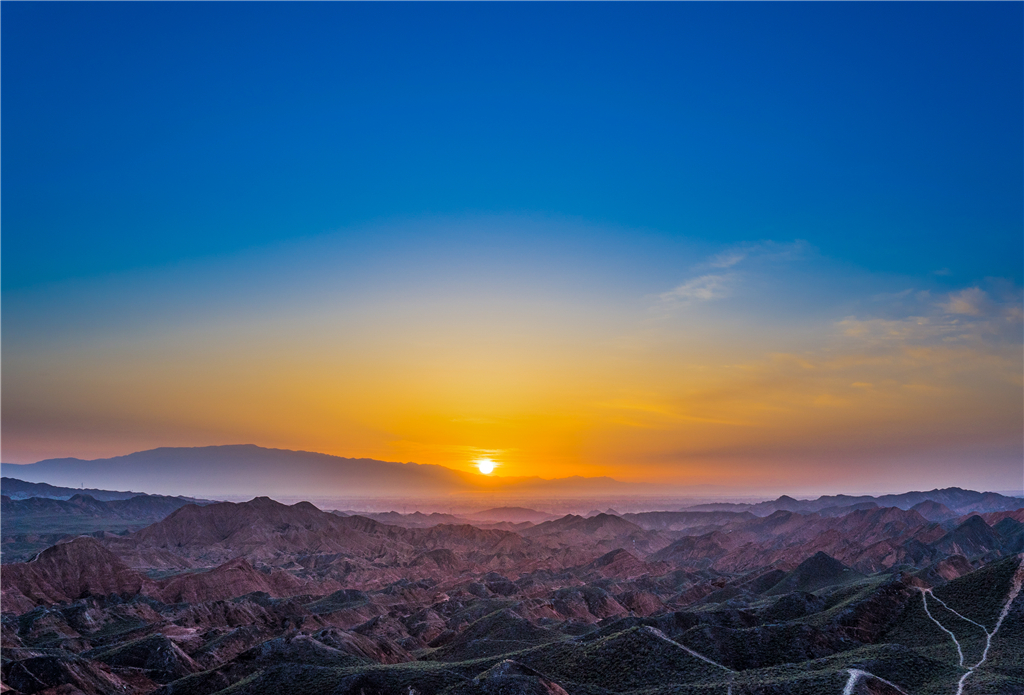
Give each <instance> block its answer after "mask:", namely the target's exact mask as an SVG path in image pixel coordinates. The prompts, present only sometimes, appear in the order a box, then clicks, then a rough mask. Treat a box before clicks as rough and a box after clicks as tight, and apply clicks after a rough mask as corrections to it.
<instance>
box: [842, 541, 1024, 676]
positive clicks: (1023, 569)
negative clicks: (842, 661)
mask: <svg viewBox="0 0 1024 695" xmlns="http://www.w3.org/2000/svg"><path fill="white" fill-rule="evenodd" d="M1020 560H1021V562H1020V564H1019V565H1018V566H1017V571H1016V572H1014V573H1013V581H1012V583H1011V584H1010V591H1009V592H1008V593H1007V594H1006V602H1005V603H1004V604H1003V610H1002V611H1001V612H1000V613H999V619H998V620H996V624H995V627H993V628H992V630H991V631H990V630H989V629H988V628H987V627H985V626H984V625H982V624H981V623H977V622H975V621H973V620H971V619H970V618H966V617H964V616H962V615H960V614H959V613H957V612H956V611H955V610H953V609H952V608H950V607H949V606H947V605H946V603H945V602H944V601H943V600H942V599H940V598H939V597H938V596H936V595H935V594H933V593H932V590H931V589H921V600H922V601H923V602H924V612H925V613H926V614H927V615H928V617H929V618H931V619H932V622H934V623H935V624H936V625H938V626H939V627H940V628H941V629H942V631H943V632H945V633H946V634H947V635H949V636H950V638H951V639H952V640H953V644H955V645H956V651H957V653H958V654H959V655H960V666H961V668H966V669H967V672H966V673H965V674H964V675H962V676H960V680H959V681H958V682H957V684H956V695H963V692H964V683H966V682H967V679H968V678H970V677H971V674H973V673H974V671H975V670H977V669H978V668H979V667H980V666H981V665H982V664H984V663H985V661H987V660H988V652H989V649H991V648H992V638H993V637H995V636H996V633H997V632H999V628H1000V627H1002V625H1003V621H1004V620H1005V619H1006V616H1007V615H1008V614H1009V613H1010V606H1011V605H1013V602H1014V601H1015V600H1016V598H1017V596H1018V595H1019V594H1020V591H1021V586H1022V585H1024V555H1021V557H1020ZM929 596H931V597H932V598H933V599H935V600H936V601H938V602H939V603H940V604H942V606H943V608H945V609H946V610H948V611H949V612H950V613H952V614H953V615H955V616H957V617H958V618H961V619H962V620H966V621H967V622H969V623H971V624H973V625H977V626H978V627H980V628H981V629H982V630H984V631H985V651H983V652H982V653H981V660H980V661H978V663H976V664H974V665H973V666H964V652H963V649H961V648H960V641H959V640H957V638H956V635H955V634H953V631H952V630H950V629H948V628H947V627H946V626H945V625H943V624H942V623H940V622H939V621H938V620H936V619H935V617H934V616H933V615H932V614H931V611H929V610H928V597H929ZM855 670H856V669H850V680H849V681H847V684H846V689H845V690H844V691H843V695H850V694H851V693H852V692H853V687H854V685H856V683H857V678H855V677H854V675H853V674H854V671H855ZM858 673H863V672H858Z"/></svg>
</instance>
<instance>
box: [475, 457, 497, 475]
mask: <svg viewBox="0 0 1024 695" xmlns="http://www.w3.org/2000/svg"><path fill="white" fill-rule="evenodd" d="M495 466H497V464H496V463H494V461H492V460H491V459H477V460H476V467H477V469H478V470H479V471H480V472H481V473H483V474H484V475H490V474H491V473H493V472H494V468H495Z"/></svg>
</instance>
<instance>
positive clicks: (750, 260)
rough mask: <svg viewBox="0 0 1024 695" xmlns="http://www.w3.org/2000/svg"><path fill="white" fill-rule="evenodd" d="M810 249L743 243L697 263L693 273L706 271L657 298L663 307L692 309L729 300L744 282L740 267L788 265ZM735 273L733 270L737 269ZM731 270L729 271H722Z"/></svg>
mask: <svg viewBox="0 0 1024 695" xmlns="http://www.w3.org/2000/svg"><path fill="white" fill-rule="evenodd" d="M809 248H810V247H809V246H808V244H807V242H805V241H801V240H797V241H793V242H786V243H780V242H776V241H759V242H756V243H745V244H739V245H737V246H733V247H731V248H728V249H726V250H724V251H722V252H720V253H717V254H715V255H714V256H711V257H710V258H708V259H707V260H706V261H704V262H702V263H699V264H697V265H696V266H695V267H694V268H693V271H696V272H698V273H699V272H701V271H702V270H703V271H707V270H710V269H714V272H704V273H703V274H700V275H697V276H696V277H692V278H690V279H689V280H686V281H685V282H683V283H681V284H679V285H677V286H675V287H674V288H672V289H671V290H669V291H668V292H663V293H661V294H659V295H657V298H658V300H659V302H660V304H661V305H662V307H677V306H689V305H691V304H695V303H698V302H707V301H711V300H714V299H722V298H724V297H728V296H730V295H731V294H733V292H734V291H735V290H736V288H737V287H738V286H739V284H740V282H741V281H742V271H741V270H740V268H739V266H744V265H746V266H749V265H752V264H754V263H755V262H769V263H772V262H785V261H791V260H795V259H798V258H800V257H801V256H802V255H803V254H805V253H806V251H807V250H808V249H809ZM734 268H735V270H730V269H734ZM725 270H728V271H729V272H720V271H725Z"/></svg>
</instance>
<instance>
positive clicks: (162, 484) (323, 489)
mask: <svg viewBox="0 0 1024 695" xmlns="http://www.w3.org/2000/svg"><path fill="white" fill-rule="evenodd" d="M0 467H2V470H3V473H4V474H5V475H15V476H17V477H18V478H19V479H21V480H30V481H34V482H47V483H50V484H53V485H69V486H70V485H78V484H81V483H83V482H85V483H87V484H89V485H95V486H97V487H103V488H110V487H121V486H125V485H128V486H131V487H137V488H140V489H144V490H149V491H152V492H159V493H162V494H172V495H179V494H190V495H200V494H201V495H202V496H204V497H248V496H257V495H265V494H268V493H271V492H272V493H273V494H274V495H276V496H280V497H308V496H317V497H330V496H336V497H348V498H352V497H365V496H386V497H390V498H394V497H415V498H422V497H423V496H426V495H435V496H444V495H448V494H451V493H454V492H481V491H501V492H508V493H512V492H514V493H521V494H525V493H529V494H540V495H554V494H559V495H564V494H566V493H569V494H572V495H584V496H585V495H597V494H630V493H633V494H637V493H642V492H652V491H655V490H657V488H656V487H653V486H644V485H638V484H632V483H621V482H619V481H616V480H613V479H611V478H604V477H602V478H583V477H580V476H572V477H569V478H560V479H555V480H544V479H542V478H536V477H534V478H529V477H527V478H522V477H520V478H514V477H501V476H485V475H477V474H475V473H466V472H462V471H457V470H454V469H451V468H446V467H444V466H438V465H430V464H417V463H395V462H390V461H377V460H374V459H353V458H343V457H340V456H330V455H328V454H317V453H312V452H308V451H289V450H286V449H265V448H263V447H258V446H254V445H251V444H242V445H231V446H208V447H195V448H173V447H164V448H160V449H152V450H150V451H140V452H137V453H134V454H128V455H127V456H116V457H113V458H108V459H97V460H94V461H84V460H81V459H75V458H64V459H48V460H45V461H39V462H38V463H31V464H24V465H16V464H9V463H5V464H2V466H0Z"/></svg>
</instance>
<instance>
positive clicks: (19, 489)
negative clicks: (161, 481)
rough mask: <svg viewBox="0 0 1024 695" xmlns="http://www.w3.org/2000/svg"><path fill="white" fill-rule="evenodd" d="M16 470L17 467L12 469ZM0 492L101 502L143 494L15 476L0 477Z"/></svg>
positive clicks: (20, 497)
mask: <svg viewBox="0 0 1024 695" xmlns="http://www.w3.org/2000/svg"><path fill="white" fill-rule="evenodd" d="M14 470H18V469H16V468H15V469H14ZM0 493H2V494H3V495H4V496H6V497H9V498H11V499H12V500H24V499H28V498H29V497H45V498H48V499H55V500H67V499H71V498H72V497H74V496H75V495H88V496H89V497H92V498H93V499H96V500H100V501H101V502H109V501H111V500H127V499H131V498H132V497H139V496H145V495H146V493H144V492H121V491H116V490H96V489H93V488H73V487H55V486H53V485H49V484H47V483H27V482H25V481H24V480H18V479H17V478H0ZM182 499H184V500H185V502H208V501H209V500H203V499H199V498H193V497H185V498H182Z"/></svg>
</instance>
